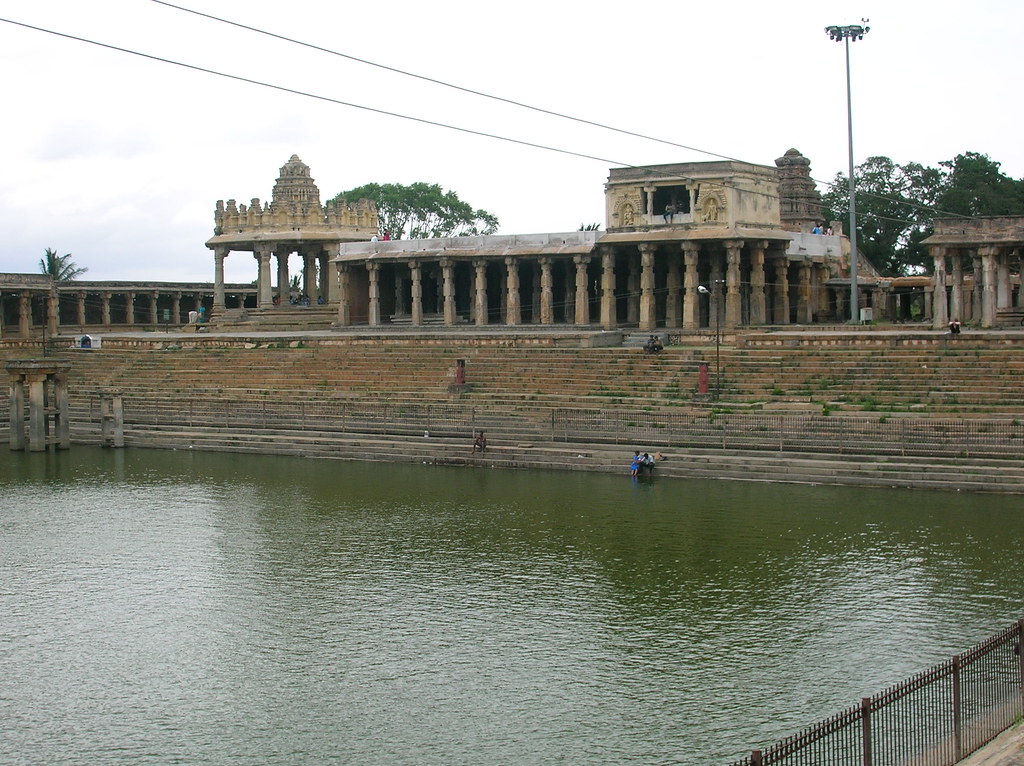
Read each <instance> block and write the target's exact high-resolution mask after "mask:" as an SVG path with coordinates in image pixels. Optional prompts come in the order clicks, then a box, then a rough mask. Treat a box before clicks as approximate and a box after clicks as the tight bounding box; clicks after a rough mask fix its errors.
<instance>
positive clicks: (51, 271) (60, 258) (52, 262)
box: [39, 248, 89, 282]
mask: <svg viewBox="0 0 1024 766" xmlns="http://www.w3.org/2000/svg"><path fill="white" fill-rule="evenodd" d="M88 270H89V269H87V268H86V267H84V266H82V267H79V266H76V265H75V262H74V261H73V260H71V253H67V254H66V255H57V251H56V250H51V249H50V248H46V255H44V256H43V257H42V258H40V259H39V271H40V272H41V273H43V274H48V275H49V276H50V278H51V279H52V280H53V281H54V282H70V281H71V280H72V279H75V278H76V277H77V276H78V275H79V274H84V273H85V272H87V271H88Z"/></svg>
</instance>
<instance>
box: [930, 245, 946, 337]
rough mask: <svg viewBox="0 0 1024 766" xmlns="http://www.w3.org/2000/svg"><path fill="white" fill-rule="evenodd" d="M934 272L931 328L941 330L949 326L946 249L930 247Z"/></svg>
mask: <svg viewBox="0 0 1024 766" xmlns="http://www.w3.org/2000/svg"><path fill="white" fill-rule="evenodd" d="M929 249H930V250H931V254H932V259H933V260H934V262H935V271H934V272H933V273H932V327H933V328H935V329H936V330H939V329H943V328H945V327H946V325H948V324H949V314H948V313H946V312H947V311H948V310H949V305H948V302H947V299H946V248H944V247H938V246H932V247H931V248H929Z"/></svg>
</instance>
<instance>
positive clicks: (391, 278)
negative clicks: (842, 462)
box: [336, 239, 833, 331]
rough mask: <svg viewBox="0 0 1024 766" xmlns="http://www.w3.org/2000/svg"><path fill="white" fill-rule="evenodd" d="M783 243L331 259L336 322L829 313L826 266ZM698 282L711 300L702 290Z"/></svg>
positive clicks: (702, 322) (649, 326)
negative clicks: (789, 253) (790, 251)
mask: <svg viewBox="0 0 1024 766" xmlns="http://www.w3.org/2000/svg"><path fill="white" fill-rule="evenodd" d="M786 245H787V242H786V241H781V240H780V241H770V240H743V239H729V240H721V241H718V240H712V241H709V240H682V241H680V240H676V241H669V242H660V243H648V242H637V243H628V244H598V245H597V246H596V247H594V248H591V249H589V250H587V251H586V252H578V253H574V254H566V253H557V252H556V253H551V254H544V253H541V254H538V255H501V254H497V253H490V254H486V255H485V254H479V253H478V254H460V255H457V256H456V255H451V254H448V253H444V252H439V253H430V254H426V253H423V252H409V253H403V252H401V251H395V250H389V251H387V252H386V253H385V252H381V253H374V254H373V255H371V256H369V257H360V256H358V255H347V254H346V256H345V258H344V259H343V260H340V261H339V262H337V264H336V265H337V268H338V271H337V277H338V283H337V293H336V294H337V297H338V300H337V306H338V324H339V325H340V326H351V325H353V324H361V323H363V322H365V323H366V324H368V325H370V326H377V325H382V324H387V323H388V322H389V321H390V322H392V323H396V322H408V323H409V324H411V325H413V326H419V325H422V324H424V323H425V322H426V321H427V318H428V316H429V317H430V318H432V319H433V321H435V322H438V323H441V324H444V325H455V324H459V323H463V322H469V323H472V324H475V325H478V326H482V325H488V324H500V325H505V326H509V327H514V326H517V325H521V324H539V325H551V324H572V325H591V324H599V325H600V326H601V327H602V328H603V329H607V330H611V329H615V328H618V327H622V326H635V327H638V328H639V329H640V330H644V331H651V330H654V329H655V328H657V327H670V328H681V329H683V330H697V329H699V328H702V327H712V326H714V325H715V317H716V316H717V318H718V322H719V323H720V324H721V326H722V327H725V328H732V327H738V326H741V325H760V324H789V323H792V322H797V323H801V324H809V323H812V322H814V321H815V318H816V317H819V316H822V315H824V314H825V313H827V312H829V311H832V310H833V309H832V307H831V306H830V302H831V301H832V294H831V291H830V290H829V289H828V288H827V287H826V286H825V282H826V281H827V279H828V278H829V271H828V266H827V265H826V264H825V263H824V262H815V261H813V260H810V259H801V258H795V259H794V258H790V257H788V256H787V255H786V253H785V248H786ZM701 286H704V287H706V288H707V290H708V294H707V295H703V294H702V293H701V291H699V289H698V288H699V287H701Z"/></svg>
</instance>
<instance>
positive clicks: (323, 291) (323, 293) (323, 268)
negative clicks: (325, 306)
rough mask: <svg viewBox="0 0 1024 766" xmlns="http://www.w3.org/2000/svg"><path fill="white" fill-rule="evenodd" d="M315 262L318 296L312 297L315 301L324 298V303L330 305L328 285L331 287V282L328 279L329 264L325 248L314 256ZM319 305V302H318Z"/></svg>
mask: <svg viewBox="0 0 1024 766" xmlns="http://www.w3.org/2000/svg"><path fill="white" fill-rule="evenodd" d="M313 260H314V261H316V264H317V280H316V295H315V296H310V297H312V298H313V299H314V300H316V299H317V298H323V299H324V303H329V302H330V297H331V291H330V287H328V285H330V283H331V280H329V279H328V278H327V264H328V262H329V259H328V257H327V253H326V252H325V251H324V249H323V248H321V249H320V252H319V253H316V254H315V255H314V256H313ZM317 303H319V301H317Z"/></svg>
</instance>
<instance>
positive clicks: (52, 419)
mask: <svg viewBox="0 0 1024 766" xmlns="http://www.w3.org/2000/svg"><path fill="white" fill-rule="evenodd" d="M6 367H7V372H8V374H9V375H10V384H11V407H10V445H11V449H12V450H27V451H28V452H44V451H45V450H46V449H47V448H48V447H51V446H52V447H54V448H56V449H59V450H65V449H70V448H71V424H70V421H69V419H68V370H70V369H71V362H57V361H52V360H42V361H40V360H21V361H14V362H8V363H7V365H6ZM26 406H27V408H28V417H27V418H26V417H25V410H26ZM100 411H101V420H102V443H103V445H104V446H108V447H123V446H124V406H123V403H122V397H121V395H120V394H105V395H104V396H103V397H102V399H101V401H100ZM26 426H27V428H26Z"/></svg>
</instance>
